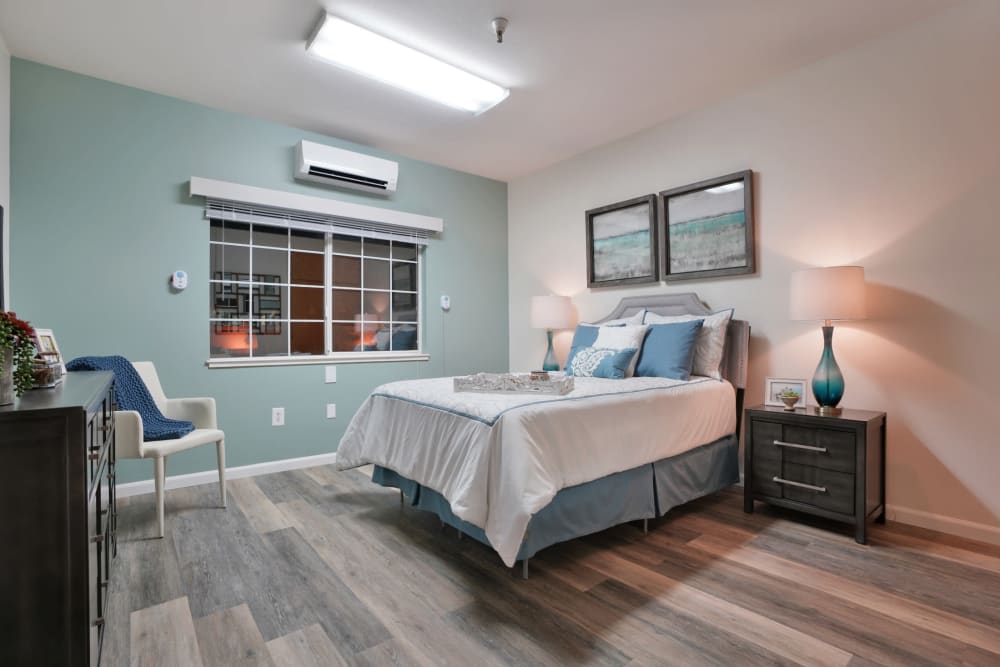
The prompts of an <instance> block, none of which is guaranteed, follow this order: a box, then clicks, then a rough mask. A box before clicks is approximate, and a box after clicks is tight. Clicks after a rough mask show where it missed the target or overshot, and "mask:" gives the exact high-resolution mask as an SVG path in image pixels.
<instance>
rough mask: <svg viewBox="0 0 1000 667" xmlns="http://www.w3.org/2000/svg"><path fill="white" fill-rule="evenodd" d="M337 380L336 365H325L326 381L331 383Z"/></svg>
mask: <svg viewBox="0 0 1000 667" xmlns="http://www.w3.org/2000/svg"><path fill="white" fill-rule="evenodd" d="M336 381H337V367H336V366H327V367H326V383H327V384H333V383H334V382H336Z"/></svg>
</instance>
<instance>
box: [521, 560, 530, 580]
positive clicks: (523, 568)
mask: <svg viewBox="0 0 1000 667" xmlns="http://www.w3.org/2000/svg"><path fill="white" fill-rule="evenodd" d="M529 560H530V559H529V558H525V559H524V560H522V561H521V577H522V578H523V579H527V578H528V561H529Z"/></svg>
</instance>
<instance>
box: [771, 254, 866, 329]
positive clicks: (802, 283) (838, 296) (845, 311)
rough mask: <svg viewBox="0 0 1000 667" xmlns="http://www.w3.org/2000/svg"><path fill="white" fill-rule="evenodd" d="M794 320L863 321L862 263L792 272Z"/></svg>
mask: <svg viewBox="0 0 1000 667" xmlns="http://www.w3.org/2000/svg"><path fill="white" fill-rule="evenodd" d="M789 316H790V317H791V318H792V319H793V320H860V319H864V317H865V269H864V267H863V266H830V267H826V268H821V269H804V270H802V271H796V272H794V273H793V274H792V285H791V298H790V299H789Z"/></svg>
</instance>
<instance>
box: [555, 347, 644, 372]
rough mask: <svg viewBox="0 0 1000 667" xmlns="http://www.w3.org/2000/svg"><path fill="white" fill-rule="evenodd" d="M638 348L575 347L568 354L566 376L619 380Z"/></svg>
mask: <svg viewBox="0 0 1000 667" xmlns="http://www.w3.org/2000/svg"><path fill="white" fill-rule="evenodd" d="M638 351H639V350H638V348H632V349H628V350H609V349H607V348H598V347H575V348H573V350H572V351H571V352H570V359H571V361H570V365H568V366H566V371H565V372H566V375H575V376H576V377H595V378H607V379H611V380H621V379H623V378H624V377H625V373H626V371H627V370H628V367H629V365H630V364H631V363H632V360H633V359H634V358H635V355H636V352H638Z"/></svg>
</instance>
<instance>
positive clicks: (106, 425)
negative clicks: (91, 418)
mask: <svg viewBox="0 0 1000 667" xmlns="http://www.w3.org/2000/svg"><path fill="white" fill-rule="evenodd" d="M114 427H115V423H114V422H113V421H107V422H104V423H103V424H102V425H100V426H98V427H97V430H98V431H101V432H102V433H107V432H108V431H110V430H111V429H113V428H114Z"/></svg>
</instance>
